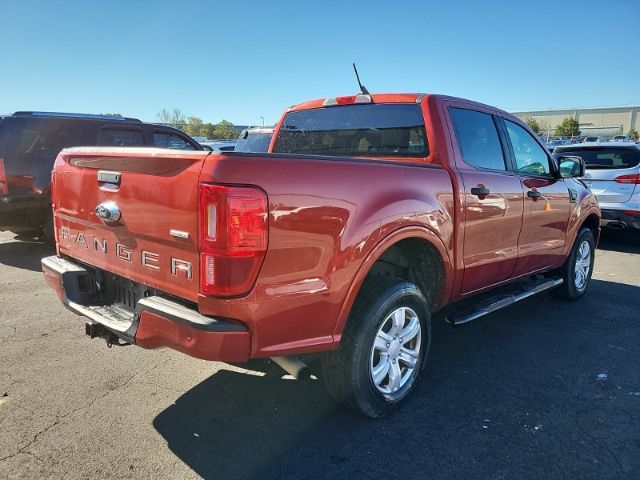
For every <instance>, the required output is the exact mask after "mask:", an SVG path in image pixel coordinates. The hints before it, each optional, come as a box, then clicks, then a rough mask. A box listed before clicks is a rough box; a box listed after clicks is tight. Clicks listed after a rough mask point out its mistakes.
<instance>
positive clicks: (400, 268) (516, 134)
mask: <svg viewBox="0 0 640 480" xmlns="http://www.w3.org/2000/svg"><path fill="white" fill-rule="evenodd" d="M583 174H584V162H583V161H582V160H581V159H580V158H579V157H562V156H560V157H558V158H557V159H553V158H552V157H551V155H550V154H549V152H548V151H547V150H546V149H545V147H544V146H543V145H542V144H541V143H540V141H539V140H538V138H537V137H536V136H535V135H534V134H533V133H532V132H531V130H530V129H529V128H528V127H527V126H526V125H525V124H524V123H523V122H521V121H520V120H519V119H518V118H516V117H514V116H512V115H510V114H508V113H506V112H503V111H501V110H498V109H496V108H493V107H490V106H487V105H482V104H479V103H475V102H471V101H468V100H462V99H458V98H452V97H446V96H440V95H422V94H376V95H364V94H360V95H353V96H346V97H337V98H327V99H321V100H315V101H311V102H308V103H303V104H301V105H297V106H294V107H291V108H290V109H288V110H287V111H286V112H285V113H284V115H283V116H282V118H281V120H280V122H279V124H278V125H277V127H276V130H275V132H274V136H273V138H272V140H271V144H270V146H269V152H268V153H241V152H235V153H234V152H215V153H214V152H204V151H191V152H186V151H176V150H168V149H152V148H71V149H67V150H63V151H62V152H61V153H60V154H59V156H58V158H57V160H56V163H55V167H54V171H53V196H52V199H53V200H52V201H53V210H54V223H55V235H56V241H57V255H55V256H52V257H47V258H44V259H43V260H42V268H43V271H44V276H45V278H46V280H47V282H48V283H49V284H50V285H51V287H53V289H54V290H55V291H56V292H57V294H58V296H59V297H60V299H61V301H62V302H63V303H64V304H65V305H66V306H67V307H68V308H69V309H71V310H72V311H74V312H76V313H77V314H78V315H81V316H83V317H86V325H85V327H86V332H87V334H88V335H89V336H91V337H102V338H106V339H107V341H108V342H109V343H112V344H135V345H138V346H140V347H142V348H150V349H153V348H159V347H169V348H172V349H175V350H178V351H181V352H183V353H185V354H187V355H191V356H193V357H197V358H201V359H205V360H216V361H223V362H234V363H236V362H246V361H248V360H250V359H260V358H273V359H275V360H276V362H277V363H278V364H279V365H281V366H283V368H285V369H286V370H287V371H290V372H297V371H299V366H300V365H301V364H303V365H304V364H306V362H308V359H309V358H310V357H313V356H315V357H316V358H317V357H318V356H319V357H320V358H321V365H322V377H323V379H324V381H325V383H326V385H327V387H328V390H329V392H330V393H331V394H332V395H333V396H334V397H335V398H336V399H337V400H338V401H340V402H343V403H345V404H347V405H349V406H350V407H351V408H353V409H354V410H356V411H357V412H360V413H362V414H364V415H368V416H371V417H378V416H381V415H384V414H385V413H387V412H389V411H390V410H392V409H393V408H394V407H396V406H397V405H398V404H399V403H400V402H401V401H402V400H404V399H406V398H407V396H408V395H409V393H410V392H411V391H412V389H413V388H414V387H415V385H416V382H417V380H418V377H419V375H420V372H421V371H422V370H423V369H424V367H425V364H426V360H427V354H428V352H429V345H430V342H431V318H432V315H433V314H434V313H435V312H438V311H442V314H443V315H444V316H445V317H446V318H447V320H448V321H449V322H450V323H451V324H453V325H460V324H464V323H466V322H469V321H472V320H475V319H477V318H479V317H481V316H483V315H486V314H488V313H490V312H493V311H495V310H497V309H500V308H503V307H506V306H508V305H511V304H513V303H514V302H517V301H519V300H522V299H524V298H527V297H529V296H531V295H533V294H537V293H540V292H542V291H549V292H551V293H552V294H553V295H554V296H557V297H562V298H565V299H570V300H575V299H578V298H580V297H581V296H582V295H584V293H585V291H586V290H587V287H588V285H589V281H590V278H591V272H592V270H593V262H594V253H595V246H596V243H597V240H598V236H599V224H600V210H599V209H598V204H597V202H596V199H595V198H594V196H593V194H592V193H591V192H590V191H589V189H588V188H586V187H585V185H584V184H583V183H582V182H581V181H580V180H579V179H578V177H580V176H582V175H583ZM496 287H501V288H500V289H499V293H496V291H498V290H497V289H496Z"/></svg>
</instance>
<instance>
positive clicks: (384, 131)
mask: <svg viewBox="0 0 640 480" xmlns="http://www.w3.org/2000/svg"><path fill="white" fill-rule="evenodd" d="M273 152H274V153H301V154H308V155H329V156H351V157H426V156H428V155H429V148H428V145H427V135H426V132H425V127H424V120H423V118H422V111H421V109H420V106H419V105H417V104H404V103H395V104H394V103H387V104H365V105H347V106H341V107H325V108H316V109H312V110H300V111H297V112H289V113H287V115H286V117H285V118H284V121H283V123H282V127H281V128H280V131H279V133H278V136H277V138H276V142H275V145H274V148H273Z"/></svg>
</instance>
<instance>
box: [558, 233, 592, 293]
mask: <svg viewBox="0 0 640 480" xmlns="http://www.w3.org/2000/svg"><path fill="white" fill-rule="evenodd" d="M595 250H596V242H595V240H594V238H593V233H591V230H589V229H588V228H583V229H582V230H581V231H580V233H579V234H578V236H577V238H576V241H575V242H574V244H573V247H572V248H571V252H570V253H569V258H567V261H566V262H565V264H564V265H563V266H562V268H561V269H560V272H561V274H562V279H563V280H564V281H563V283H562V285H560V286H559V287H558V288H556V289H554V290H552V291H551V294H552V295H553V296H554V297H555V298H561V299H563V300H577V299H579V298H580V297H582V296H583V295H584V293H585V292H586V291H587V288H588V287H589V282H590V281H591V274H592V273H593V264H594V260H595Z"/></svg>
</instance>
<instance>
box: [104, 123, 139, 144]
mask: <svg viewBox="0 0 640 480" xmlns="http://www.w3.org/2000/svg"><path fill="white" fill-rule="evenodd" d="M97 145H98V146H101V147H143V146H144V145H145V143H144V134H143V132H142V129H141V128H113V127H103V128H101V129H100V130H99V131H98V140H97Z"/></svg>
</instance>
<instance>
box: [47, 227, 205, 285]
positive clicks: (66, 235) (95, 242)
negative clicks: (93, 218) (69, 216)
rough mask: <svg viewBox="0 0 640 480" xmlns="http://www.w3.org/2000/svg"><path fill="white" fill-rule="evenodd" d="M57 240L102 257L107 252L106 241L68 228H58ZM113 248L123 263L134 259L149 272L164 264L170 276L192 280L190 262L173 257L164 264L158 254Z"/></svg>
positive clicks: (122, 247) (120, 245) (127, 248)
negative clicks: (88, 236) (81, 247)
mask: <svg viewBox="0 0 640 480" xmlns="http://www.w3.org/2000/svg"><path fill="white" fill-rule="evenodd" d="M58 239H59V241H60V242H62V241H63V240H67V241H68V242H69V243H72V244H75V245H80V246H83V247H85V248H90V249H92V250H93V251H95V252H97V253H101V254H103V255H106V254H107V251H108V250H109V246H108V243H107V240H105V239H101V238H98V237H90V240H87V238H86V236H85V235H84V234H83V233H82V232H72V231H71V229H70V228H69V227H60V230H59V236H58ZM113 248H114V251H115V255H116V257H118V258H119V259H120V260H122V261H124V262H133V261H134V259H135V260H138V261H139V262H140V264H141V265H142V266H143V267H146V268H148V269H149V270H160V269H161V268H163V264H165V268H169V269H170V271H171V274H172V275H175V276H178V274H179V273H180V274H181V275H183V276H184V277H185V278H186V279H188V280H192V278H193V266H192V265H191V262H187V261H185V260H181V259H179V258H174V257H171V258H169V261H168V262H165V260H164V259H163V258H162V257H161V255H160V254H158V253H154V252H148V251H145V250H141V251H140V252H139V253H138V252H136V250H134V249H131V248H129V247H127V246H126V245H123V244H122V243H117V242H116V243H115V244H114V245H113Z"/></svg>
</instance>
